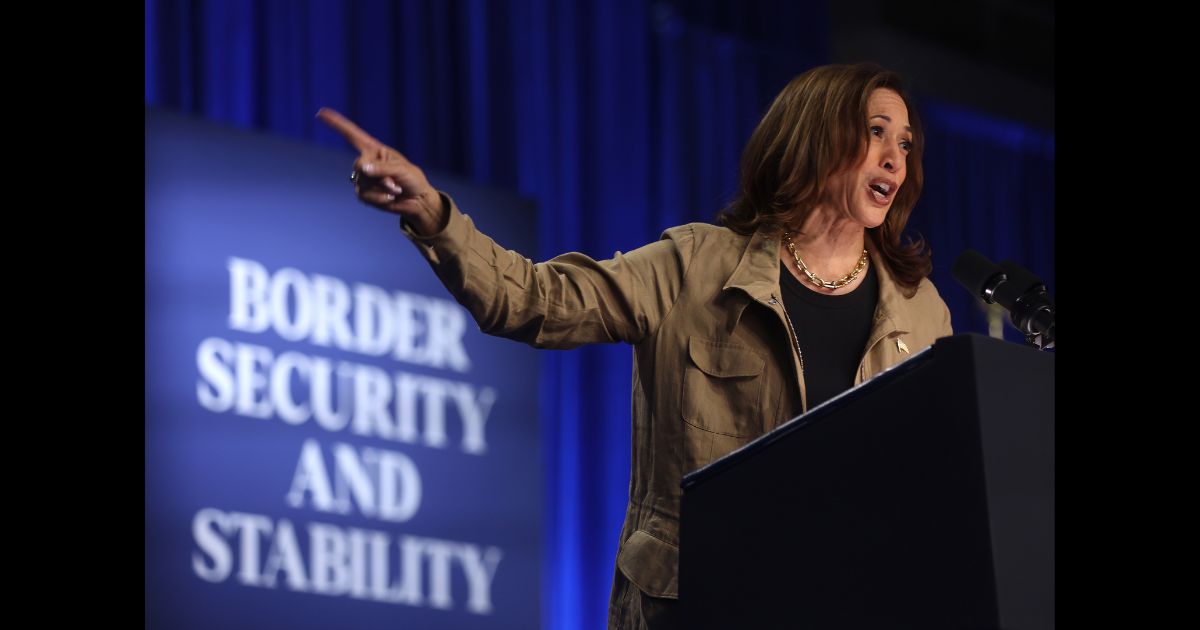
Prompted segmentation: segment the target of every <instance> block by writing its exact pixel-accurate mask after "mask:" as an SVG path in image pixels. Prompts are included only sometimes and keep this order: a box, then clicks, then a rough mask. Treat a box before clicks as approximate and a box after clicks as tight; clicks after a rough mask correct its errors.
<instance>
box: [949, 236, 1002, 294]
mask: <svg viewBox="0 0 1200 630" xmlns="http://www.w3.org/2000/svg"><path fill="white" fill-rule="evenodd" d="M950 273H951V274H952V275H953V276H954V279H955V280H958V283H959V284H961V285H963V287H965V288H966V289H967V290H968V291H970V292H971V295H974V296H975V297H978V298H982V299H983V300H984V301H986V302H989V303H991V302H993V301H994V300H993V297H992V292H993V291H994V290H995V289H996V286H997V285H999V284H1000V283H1002V282H1004V280H1005V276H1004V270H1003V269H1001V268H1000V267H999V266H997V265H996V263H994V262H992V261H990V260H988V259H987V258H986V257H985V256H984V255H983V254H980V253H979V252H977V251H975V250H973V249H968V250H966V251H964V252H963V253H961V254H959V255H958V258H956V259H955V260H954V266H953V267H952V268H951V269H950Z"/></svg>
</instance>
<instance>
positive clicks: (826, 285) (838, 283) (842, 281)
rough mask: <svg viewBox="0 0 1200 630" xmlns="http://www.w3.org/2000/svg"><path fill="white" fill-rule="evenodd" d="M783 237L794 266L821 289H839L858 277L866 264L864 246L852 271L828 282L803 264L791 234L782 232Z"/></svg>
mask: <svg viewBox="0 0 1200 630" xmlns="http://www.w3.org/2000/svg"><path fill="white" fill-rule="evenodd" d="M783 238H784V240H786V241H787V248H788V251H789V252H792V257H793V258H795V259H796V266H797V267H799V268H800V271H803V272H804V275H806V276H808V279H809V281H811V282H812V283H813V284H815V285H817V286H819V287H821V288H823V289H840V288H842V287H844V286H846V285H847V284H850V283H851V282H854V279H855V278H857V277H858V274H859V273H861V272H862V270H863V268H864V267H866V266H867V250H866V249H865V248H864V249H863V253H862V258H859V259H858V265H856V266H855V267H854V271H851V272H850V273H848V274H846V275H844V276H842V277H841V278H838V279H837V280H834V281H833V282H828V281H825V280H822V279H820V278H818V277H817V274H815V273H813V272H811V271H809V270H808V267H807V266H806V265H805V264H804V261H803V260H800V254H797V253H796V245H795V244H793V243H792V235H791V233H790V232H784V233H783Z"/></svg>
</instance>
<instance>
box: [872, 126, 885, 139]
mask: <svg viewBox="0 0 1200 630" xmlns="http://www.w3.org/2000/svg"><path fill="white" fill-rule="evenodd" d="M871 135H873V136H882V135H883V127H880V126H879V125H871Z"/></svg>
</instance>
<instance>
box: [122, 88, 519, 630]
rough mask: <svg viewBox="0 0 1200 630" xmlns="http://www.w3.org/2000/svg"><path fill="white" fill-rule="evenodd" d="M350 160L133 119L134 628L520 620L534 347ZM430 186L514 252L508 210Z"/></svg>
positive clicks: (459, 190) (508, 623) (481, 194)
mask: <svg viewBox="0 0 1200 630" xmlns="http://www.w3.org/2000/svg"><path fill="white" fill-rule="evenodd" d="M401 149H402V147H401ZM354 158H355V155H354V154H352V153H351V152H349V150H347V151H336V150H330V149H325V148H319V147H315V146H311V145H305V144H302V143H298V142H295V141H290V140H283V139H279V138H273V137H269V136H264V135H259V134H251V133H247V132H243V131H237V130H233V129H229V128H225V127H221V126H217V125H213V124H211V123H204V122H199V121H195V120H192V119H189V118H186V117H183V116H179V115H176V114H171V113H167V112H162V111H157V110H154V109H147V112H146V215H145V216H146V272H145V273H146V277H145V280H146V314H145V316H146V319H145V321H146V331H145V333H146V338H145V359H146V375H145V376H146V379H145V396H146V409H145V414H146V417H145V423H146V424H145V430H146V435H145V439H146V445H145V446H146V462H145V466H146V468H145V474H146V481H145V484H146V485H145V518H146V524H145V525H146V528H145V531H146V549H145V552H146V560H145V561H146V576H145V577H146V622H147V627H152V628H223V629H226V630H228V629H231V628H242V627H245V628H250V627H253V628H264V627H277V628H332V627H341V628H385V627H386V628H396V627H408V628H521V629H526V628H536V627H537V626H538V625H539V616H540V603H539V594H540V586H541V585H540V552H539V540H540V519H541V514H540V506H541V490H542V479H541V465H540V457H541V452H540V450H539V445H538V426H537V418H538V408H537V402H538V390H537V380H538V357H537V351H536V350H533V349H531V348H528V347H526V346H524V345H521V344H518V343H514V342H512V341H508V340H504V339H499V338H494V337H489V336H487V335H484V334H482V333H480V332H479V329H478V327H477V326H476V325H475V323H474V321H473V320H472V319H471V318H470V315H469V314H468V313H467V312H466V310H464V309H463V308H462V307H461V306H459V305H458V304H457V303H456V302H455V301H454V300H453V298H452V297H451V296H450V295H449V293H447V292H446V290H445V289H444V288H443V287H442V286H441V283H440V282H439V281H438V280H437V278H436V277H435V276H434V274H433V272H432V270H431V269H430V268H429V266H428V264H426V262H425V261H424V259H422V258H421V257H420V256H419V255H418V253H417V251H416V249H415V248H414V247H413V246H412V245H411V244H410V243H409V242H408V240H407V239H406V238H405V237H404V235H403V233H402V232H401V231H400V228H399V221H398V218H397V217H395V216H394V215H388V214H385V213H382V212H379V211H377V210H374V209H371V208H369V207H367V206H364V205H362V204H360V203H359V202H358V201H357V200H356V199H355V197H354V193H353V186H352V184H351V183H350V182H349V181H348V176H349V174H350V167H351V164H352V162H353V160H354ZM430 179H431V181H433V182H434V184H435V185H437V186H438V187H439V188H441V189H443V190H445V191H447V192H448V193H449V194H451V195H452V196H453V197H454V198H455V201H456V202H458V204H459V205H460V207H462V208H463V209H464V211H465V212H467V213H468V214H470V215H471V216H472V218H473V219H474V220H475V221H476V223H477V224H478V225H480V227H481V228H482V229H484V230H485V231H488V232H489V234H490V235H491V236H492V237H493V238H495V239H496V240H497V242H500V243H502V244H503V245H505V246H506V247H509V248H512V249H515V250H517V251H520V252H533V251H536V243H535V241H534V238H535V235H536V221H535V217H534V210H533V207H532V205H531V204H530V203H528V202H525V201H522V200H520V199H517V198H516V197H514V196H513V195H511V194H507V193H501V192H497V191H490V190H487V189H484V188H482V187H480V186H477V185H472V184H469V183H466V182H462V181H459V180H454V179H452V178H448V177H445V176H438V175H436V174H430Z"/></svg>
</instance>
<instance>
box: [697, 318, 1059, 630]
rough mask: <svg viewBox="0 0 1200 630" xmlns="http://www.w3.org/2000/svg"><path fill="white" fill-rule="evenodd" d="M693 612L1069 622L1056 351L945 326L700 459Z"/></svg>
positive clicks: (923, 624) (904, 624) (817, 624)
mask: <svg viewBox="0 0 1200 630" xmlns="http://www.w3.org/2000/svg"><path fill="white" fill-rule="evenodd" d="M682 486H683V498H682V506H681V523H680V558H679V604H680V608H681V613H682V615H683V620H684V624H683V627H685V628H689V629H701V628H795V629H798V630H805V629H812V630H833V629H843V628H845V629H855V630H860V629H861V630H884V629H889V628H897V629H898V628H913V629H921V630H938V629H945V630H951V629H952V630H975V629H979V630H985V629H1003V630H1042V629H1052V628H1054V355H1053V354H1049V353H1042V352H1038V351H1037V350H1034V349H1032V348H1029V347H1026V346H1021V345H1018V344H1014V343H1011V342H1004V341H1000V340H996V339H991V338H988V337H983V336H981V335H975V334H964V335H955V336H953V337H945V338H942V339H939V340H938V341H937V342H936V343H934V344H933V345H932V346H931V347H930V348H927V349H926V350H924V351H922V352H920V353H917V354H916V355H913V356H912V357H911V358H910V359H909V360H907V361H905V362H903V363H901V364H899V365H897V366H895V367H893V368H892V369H890V370H888V371H886V372H884V373H882V374H880V375H878V376H877V377H875V378H873V379H871V380H870V381H867V382H865V383H863V384H862V385H860V386H859V387H856V388H854V389H851V390H849V391H847V392H845V393H843V394H842V395H840V396H838V397H836V398H834V399H832V400H829V401H827V402H826V403H825V404H823V405H821V406H819V407H817V408H814V409H812V410H810V411H809V413H807V414H804V415H802V416H799V417H797V418H794V419H793V420H791V421H789V422H788V423H786V424H784V425H782V426H780V427H779V428H777V429H776V430H774V431H772V432H770V433H768V434H766V435H763V436H761V437H760V438H758V439H757V440H755V441H754V442H751V443H750V444H748V445H746V446H745V447H743V448H741V449H739V450H737V451H734V452H733V453H730V454H729V455H727V456H725V457H723V458H721V459H719V460H717V461H714V462H713V463H711V464H710V465H708V466H706V467H704V468H701V469H699V470H696V471H694V472H692V473H690V474H688V475H687V476H685V477H684V479H683V482H682Z"/></svg>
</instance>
